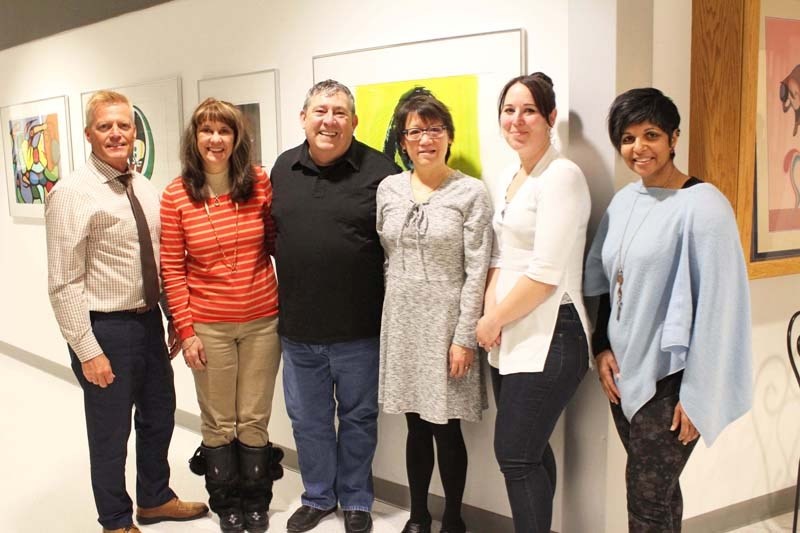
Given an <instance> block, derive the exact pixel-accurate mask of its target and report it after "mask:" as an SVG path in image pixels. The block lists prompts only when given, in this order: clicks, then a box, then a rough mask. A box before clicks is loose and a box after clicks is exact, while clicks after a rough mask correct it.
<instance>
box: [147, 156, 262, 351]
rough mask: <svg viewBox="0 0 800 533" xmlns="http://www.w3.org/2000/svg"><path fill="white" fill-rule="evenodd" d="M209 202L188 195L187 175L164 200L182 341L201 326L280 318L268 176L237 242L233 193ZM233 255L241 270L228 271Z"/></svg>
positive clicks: (244, 213) (168, 279)
mask: <svg viewBox="0 0 800 533" xmlns="http://www.w3.org/2000/svg"><path fill="white" fill-rule="evenodd" d="M207 205H208V213H206V209H205V207H204V205H203V203H202V202H194V201H193V200H192V199H191V198H190V197H189V195H188V194H187V192H186V189H185V188H184V186H183V181H182V180H181V178H180V177H178V178H175V179H174V180H173V181H172V182H171V183H170V184H169V185H168V186H167V188H166V189H164V194H163V196H162V198H161V276H162V280H163V284H164V290H165V291H166V294H167V301H168V303H169V308H170V311H171V313H172V317H173V324H174V325H175V329H176V330H177V331H178V335H179V337H180V339H181V340H184V339H187V338H189V337H191V336H193V335H194V323H195V322H200V323H208V322H248V321H250V320H255V319H257V318H262V317H265V316H271V315H275V314H277V313H278V284H277V281H276V279H275V272H274V271H273V268H272V261H271V260H270V258H269V256H270V254H272V252H273V250H272V247H273V246H274V239H275V228H274V225H273V223H272V218H271V217H270V206H271V205H272V187H271V186H270V183H269V178H267V174H266V173H265V172H264V171H263V170H261V169H258V170H257V174H256V180H255V184H254V187H253V195H252V196H251V197H250V199H249V200H248V201H247V202H245V203H243V204H240V205H239V213H238V221H239V224H238V227H239V229H238V245H237V243H236V241H237V239H236V234H237V231H236V219H237V214H236V207H235V204H234V202H233V201H232V200H231V198H230V195H228V194H226V195H222V196H220V197H219V205H215V202H214V201H213V200H209V201H208V203H207ZM209 217H210V218H211V222H209ZM212 223H213V229H212ZM215 231H216V235H217V237H218V238H219V244H218V242H217V237H215V235H214V232H215ZM237 248H238V256H236V249H237ZM223 252H224V255H223ZM234 256H236V257H237V262H236V271H235V272H234V271H232V270H231V268H230V267H229V265H231V264H232V263H233V259H234Z"/></svg>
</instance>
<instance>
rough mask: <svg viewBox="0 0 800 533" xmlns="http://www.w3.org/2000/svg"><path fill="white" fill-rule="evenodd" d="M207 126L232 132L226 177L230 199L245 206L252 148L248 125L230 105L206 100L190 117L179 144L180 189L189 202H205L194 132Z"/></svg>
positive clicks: (250, 192)
mask: <svg viewBox="0 0 800 533" xmlns="http://www.w3.org/2000/svg"><path fill="white" fill-rule="evenodd" d="M206 122H222V123H224V124H227V125H228V126H229V127H230V128H231V129H232V130H233V150H232V151H231V157H230V159H229V160H228V177H229V179H230V180H231V199H232V200H233V201H234V202H237V203H242V202H246V201H247V200H249V199H250V197H251V196H252V195H253V182H254V181H255V168H254V167H253V163H252V161H251V153H252V150H253V147H252V145H251V141H250V135H249V133H248V131H247V123H246V122H245V119H244V116H243V115H242V112H241V111H239V109H238V108H237V107H236V106H234V105H233V104H231V103H230V102H224V101H222V100H217V99H216V98H206V99H205V100H203V101H202V102H201V103H200V105H198V106H197V109H195V110H194V113H192V119H191V120H190V121H189V125H188V126H186V131H184V132H183V138H182V140H181V164H182V166H183V170H182V177H183V185H184V187H186V191H187V192H188V193H189V196H190V197H191V198H192V200H194V201H196V202H202V201H203V200H205V198H206V192H205V185H206V175H205V172H204V170H203V157H202V156H201V155H200V151H199V150H198V148H197V130H198V129H199V128H200V127H201V126H202V125H203V124H205V123H206Z"/></svg>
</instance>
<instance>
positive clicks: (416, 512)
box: [406, 413, 467, 530]
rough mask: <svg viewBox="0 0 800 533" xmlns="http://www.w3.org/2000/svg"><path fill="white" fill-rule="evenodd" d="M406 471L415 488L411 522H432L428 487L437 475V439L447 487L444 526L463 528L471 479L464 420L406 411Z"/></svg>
mask: <svg viewBox="0 0 800 533" xmlns="http://www.w3.org/2000/svg"><path fill="white" fill-rule="evenodd" d="M406 422H407V424H408V439H407V440H406V471H407V472H408V487H409V490H410V491H411V521H412V522H418V523H429V522H430V521H431V515H430V513H429V512H428V488H429V487H430V483H431V476H432V475H433V441H434V439H435V440H436V457H437V459H438V460H439V476H440V477H441V479H442V486H443V487H444V496H445V509H444V516H443V518H442V525H443V526H450V527H452V528H454V529H459V530H460V529H461V526H462V525H463V522H462V521H461V500H462V498H463V497H464V486H465V485H466V482H467V447H466V446H465V445H464V437H463V435H461V421H460V420H459V419H457V418H451V419H450V420H448V422H447V424H433V423H431V422H427V421H425V420H422V419H421V418H420V416H419V415H418V414H417V413H406Z"/></svg>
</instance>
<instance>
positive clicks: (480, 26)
mask: <svg viewBox="0 0 800 533" xmlns="http://www.w3.org/2000/svg"><path fill="white" fill-rule="evenodd" d="M637 2H639V0H633V2H632V1H631V0H569V2H552V1H547V0H505V1H504V2H502V3H501V4H497V3H494V4H491V3H486V2H483V1H478V0H461V1H455V0H440V1H439V2H436V3H429V2H424V1H422V0H407V1H406V2H403V3H397V2H367V1H364V0H340V1H339V2H337V3H336V4H335V6H332V5H329V4H323V3H320V2H315V1H313V0H298V1H295V2H278V1H277V0H236V1H232V2H229V3H228V4H226V5H225V6H224V7H220V5H219V4H218V3H216V2H212V1H210V0H191V1H190V0H177V1H175V2H171V3H169V4H165V5H161V6H157V7H154V8H150V9H147V10H144V11H141V12H137V13H132V14H128V15H124V16H122V17H118V18H116V19H112V20H109V21H106V22H103V23H99V24H95V25H92V26H89V27H86V28H82V29H78V30H72V31H69V32H66V33H63V34H59V35H56V36H53V37H51V38H47V39H44V40H40V41H36V42H33V43H29V44H26V45H22V46H19V47H16V48H12V49H9V50H6V51H3V52H0V72H4V73H6V75H5V76H4V78H3V83H2V84H0V106H4V105H9V104H14V103H19V102H25V101H29V100H35V99H39V98H45V97H51V96H57V95H62V94H66V95H68V96H69V98H70V109H71V113H72V128H71V131H72V138H73V143H72V148H73V154H74V155H73V157H74V161H75V164H76V165H77V164H80V162H81V160H82V157H83V152H82V147H81V145H80V139H81V132H80V124H81V120H80V93H81V92H82V91H86V90H90V89H96V88H98V87H103V86H118V85H126V84H131V83H136V82H141V81H148V80H155V79H160V78H165V77H169V76H174V75H179V76H181V77H182V80H183V104H184V110H185V111H190V110H191V109H193V108H194V106H195V105H196V103H197V101H196V100H197V97H196V81H197V80H198V79H200V78H206V77H212V76H220V75H227V74H236V73H242V72H248V71H255V70H262V69H268V68H277V69H279V71H280V84H281V85H280V109H281V139H282V144H283V145H282V148H284V149H285V148H288V147H291V146H293V145H295V144H297V143H299V142H300V141H301V140H302V138H303V135H302V131H301V129H300V127H299V125H298V122H297V113H298V111H299V108H300V106H301V105H302V99H303V96H304V94H305V91H306V90H307V89H308V87H309V86H310V85H311V83H312V71H311V57H312V56H313V55H318V54H324V53H331V52H337V51H344V50H351V49H357V48H365V47H371V46H380V45H386V44H392V43H398V42H408V41H413V40H420V39H428V38H435V37H443V36H449V35H461V34H467V33H478V32H485V31H492V30H500V29H509V28H517V27H522V28H525V29H526V31H527V50H528V68H529V70H530V71H534V70H542V71H545V72H547V73H548V74H550V75H551V77H552V78H553V79H554V81H555V84H556V93H557V98H558V103H559V108H560V113H559V119H560V125H559V127H558V132H559V136H560V140H561V142H562V144H564V145H565V146H566V148H567V151H568V153H569V154H570V155H571V156H572V157H573V158H574V159H575V160H576V161H578V162H579V163H580V164H581V166H582V167H583V169H584V171H585V173H586V175H587V177H589V179H590V181H591V182H592V192H593V201H594V208H593V220H596V219H597V216H599V213H601V212H602V208H603V206H604V203H605V202H607V201H608V199H609V198H610V196H611V194H612V193H613V190H614V188H615V187H618V186H619V184H621V183H624V182H626V181H627V180H628V179H630V176H629V175H627V174H626V171H625V170H624V169H622V168H620V165H619V162H618V160H617V159H616V158H615V156H614V153H613V150H610V149H609V144H608V141H607V137H606V133H605V126H604V124H603V120H604V118H605V114H606V110H607V108H608V105H609V103H610V101H611V98H613V96H614V94H616V93H617V92H620V91H622V90H624V89H627V88H629V87H628V86H625V85H626V84H632V85H633V84H644V82H642V81H641V80H642V77H645V78H646V77H648V76H652V80H653V82H652V83H653V85H655V86H658V87H660V88H662V89H663V90H664V91H665V92H666V93H667V94H669V95H670V96H672V97H673V98H674V99H675V101H676V103H677V104H678V106H679V108H680V110H681V112H682V114H683V124H684V127H683V133H682V136H681V146H679V149H678V158H677V161H678V163H679V165H680V166H681V167H682V168H686V158H687V155H688V141H689V138H690V132H689V131H688V124H689V116H688V115H689V48H690V42H691V39H690V23H689V21H690V20H691V0H673V1H671V2H652V0H651V1H650V2H644V4H647V5H645V7H642V6H641V5H639V6H638V7H636V3H637ZM631 10H633V11H631ZM648 18H652V21H650V22H646V24H650V26H646V27H645V28H644V30H642V26H641V25H642V24H643V20H647V19H648ZM632 28H635V31H634V29H632ZM648 28H649V29H651V30H652V36H649V35H648V34H649V31H648ZM247 30H249V32H248V31H247ZM634 37H635V38H634ZM636 39H644V43H649V44H646V47H649V48H650V49H651V52H649V53H652V57H653V61H652V65H651V67H649V68H648V69H645V70H641V69H642V66H641V64H640V63H641V62H642V61H644V62H645V63H646V59H644V60H643V59H642V57H641V56H642V55H643V54H642V53H641V50H638V49H637V50H634V49H631V48H630V47H632V46H636ZM648 39H652V42H650V41H648ZM643 46H645V45H643ZM644 55H645V56H646V55H647V54H644ZM9 73H12V74H10V75H9ZM566 111H569V112H566ZM568 116H569V117H570V122H569V124H567V122H566V121H567V117H568ZM356 133H357V132H356ZM567 141H569V142H567ZM498 142H500V140H499V137H498ZM6 194H7V193H6V189H5V187H3V188H2V189H0V247H1V248H2V254H0V294H2V295H3V296H2V301H3V303H4V305H3V307H2V310H0V318H2V320H0V341H3V342H6V343H8V344H11V345H14V346H17V347H19V348H22V349H24V350H27V351H30V352H33V353H35V354H38V355H40V356H42V357H46V358H48V359H51V360H53V361H56V362H59V363H62V364H67V360H68V358H67V354H66V348H65V346H64V343H63V341H62V339H61V337H60V335H59V334H58V329H57V326H56V324H55V321H54V319H53V317H52V313H51V311H50V308H49V303H48V300H47V295H46V276H47V273H46V256H45V250H44V228H43V226H42V225H41V224H37V223H20V222H18V221H14V220H12V219H11V218H9V217H8V216H7V215H6V214H5V205H6V202H7V198H6ZM751 290H752V304H753V326H754V327H753V341H754V348H755V353H756V356H755V369H756V395H755V400H756V406H755V408H754V409H753V412H752V413H751V414H748V415H747V416H745V417H744V418H743V419H741V420H740V421H738V422H737V423H735V424H734V425H733V426H732V427H730V428H729V429H728V430H726V431H725V433H723V435H722V436H721V437H720V439H719V440H718V441H717V443H716V444H715V446H714V447H713V448H711V449H706V448H705V447H704V446H703V445H702V444H701V445H699V446H698V447H697V449H696V451H695V454H694V457H693V458H692V460H691V461H690V462H689V465H688V467H687V469H686V472H685V474H684V476H683V478H682V483H683V489H684V497H685V517H686V518H689V517H692V516H696V515H698V514H702V513H706V512H708V511H711V510H713V509H717V508H720V507H724V506H727V505H731V504H734V503H737V502H740V501H744V500H747V499H751V498H754V497H756V496H759V495H763V494H766V493H770V492H774V491H776V490H779V489H782V488H785V487H788V486H790V485H792V484H793V483H794V473H795V470H794V469H795V468H796V464H797V460H798V455H799V454H800V439H798V437H797V436H798V435H799V434H800V421H798V417H797V416H796V413H797V408H798V403H800V395H799V394H798V392H797V388H796V387H795V386H794V384H793V383H792V382H791V381H790V377H791V376H790V370H789V369H788V364H787V363H786V355H785V353H784V349H785V348H784V341H783V339H784V335H785V333H784V328H785V324H786V321H787V320H788V317H789V316H790V314H791V312H792V311H794V310H795V309H796V308H798V307H800V305H798V303H799V302H798V297H797V295H798V294H800V276H787V277H783V278H775V279H769V280H760V281H754V282H752V283H751ZM176 385H177V389H178V404H179V407H180V408H181V409H184V410H187V411H190V412H197V408H196V402H195V397H194V388H193V385H192V382H191V377H190V375H189V373H188V372H186V371H184V367H183V366H182V365H181V364H177V365H176ZM278 391H280V388H279V389H278ZM493 421H494V415H493V411H492V410H490V411H489V412H488V413H487V417H486V419H485V420H484V422H483V423H481V424H465V426H466V427H465V433H466V435H467V439H468V447H469V449H470V453H471V455H470V471H469V478H468V487H467V493H466V498H465V501H466V502H467V503H469V504H471V505H475V506H478V507H482V508H485V509H489V510H491V511H494V512H497V513H501V514H508V513H509V511H508V504H507V502H506V498H505V488H504V485H503V483H502V478H501V476H500V474H499V473H498V470H497V467H496V464H495V461H494V456H493V452H492V431H493ZM76 427H81V426H80V425H76ZM380 427H381V430H380V445H379V449H378V454H377V457H376V462H375V473H376V475H378V476H379V477H382V478H385V479H389V480H392V481H396V482H398V483H405V471H404V466H403V457H404V455H403V454H404V451H403V450H404V439H405V428H404V423H403V421H402V419H401V418H400V417H388V416H385V417H383V418H382V420H381V426H380ZM566 427H567V433H566V435H565V433H564V426H563V425H559V427H558V429H557V431H556V435H555V436H554V439H553V442H554V448H555V450H556V453H557V456H558V457H559V461H560V463H561V464H562V466H563V463H564V461H563V456H564V450H565V449H566V450H567V457H568V458H569V459H570V462H569V464H567V465H566V467H565V468H562V469H561V476H562V478H561V480H560V481H559V495H558V497H557V500H556V516H555V520H554V523H553V528H554V529H555V530H561V531H564V532H570V531H575V532H581V531H588V530H589V529H586V527H584V526H583V525H582V524H585V523H587V522H584V521H582V520H580V519H576V518H575V517H577V516H578V515H579V514H581V515H584V520H589V522H588V523H590V524H594V526H596V527H598V529H599V528H603V529H605V530H606V531H619V530H620V529H619V528H620V524H623V527H624V517H625V503H624V490H623V487H622V485H621V484H622V475H623V472H622V469H623V468H624V454H623V452H622V449H621V447H620V446H619V443H618V439H617V436H616V434H615V432H614V430H613V427H612V426H611V425H610V421H609V417H608V412H607V409H606V407H605V404H604V400H603V398H602V396H601V395H600V394H599V391H598V388H597V385H596V375H595V374H594V373H590V374H589V375H588V376H587V379H586V382H585V383H584V384H583V386H582V387H581V390H580V392H579V395H578V397H577V398H576V401H575V402H574V405H573V406H572V408H571V414H570V418H569V420H568V421H567V424H566ZM76 431H77V430H76ZM81 431H82V430H81ZM271 432H272V438H273V439H274V440H275V441H276V442H278V443H279V444H283V445H288V446H291V447H293V442H292V437H291V430H290V426H289V422H288V420H287V418H286V415H285V410H284V407H283V399H282V394H280V392H278V393H277V394H276V398H275V409H274V416H273V421H272V424H271ZM76 438H77V437H76ZM587 450H589V451H587ZM592 450H593V452H592ZM435 479H436V477H435ZM433 490H434V492H436V493H438V494H442V491H441V487H440V485H438V482H435V486H434V489H433ZM562 508H563V513H562ZM587 509H588V510H591V512H590V513H587V512H585V511H586V510H587ZM578 510H580V511H578ZM570 511H572V512H570ZM601 515H604V516H603V519H602V520H600V517H601ZM594 518H597V520H593V519H594ZM600 524H604V525H603V526H600ZM598 529H594V528H592V530H598Z"/></svg>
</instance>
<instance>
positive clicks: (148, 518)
mask: <svg viewBox="0 0 800 533" xmlns="http://www.w3.org/2000/svg"><path fill="white" fill-rule="evenodd" d="M207 514H208V507H207V506H206V504H204V503H200V502H183V501H181V500H179V499H178V498H177V497H175V498H172V499H171V500H170V501H168V502H167V503H165V504H163V505H159V506H158V507H147V508H144V507H137V508H136V521H137V522H139V523H140V524H156V523H158V522H166V521H172V522H185V521H187V520H194V519H196V518H202V517H204V516H205V515H207Z"/></svg>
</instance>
